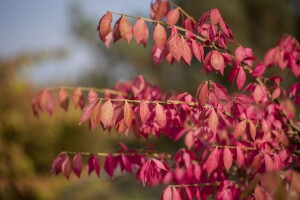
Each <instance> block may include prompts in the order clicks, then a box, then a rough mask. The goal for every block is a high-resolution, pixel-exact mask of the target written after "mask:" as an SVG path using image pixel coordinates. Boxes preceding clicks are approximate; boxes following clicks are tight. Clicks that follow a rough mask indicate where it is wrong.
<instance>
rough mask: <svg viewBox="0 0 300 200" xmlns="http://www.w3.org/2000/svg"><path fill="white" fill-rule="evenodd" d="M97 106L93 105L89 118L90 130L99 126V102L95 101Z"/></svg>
mask: <svg viewBox="0 0 300 200" xmlns="http://www.w3.org/2000/svg"><path fill="white" fill-rule="evenodd" d="M96 102H97V104H96V105H95V107H94V109H93V111H92V114H91V117H90V128H91V129H94V128H96V127H97V126H98V125H99V124H100V117H101V101H100V100H96Z"/></svg>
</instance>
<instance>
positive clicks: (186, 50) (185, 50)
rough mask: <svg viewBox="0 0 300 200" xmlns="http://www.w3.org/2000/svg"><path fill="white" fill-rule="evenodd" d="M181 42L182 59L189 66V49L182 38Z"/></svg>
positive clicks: (190, 52)
mask: <svg viewBox="0 0 300 200" xmlns="http://www.w3.org/2000/svg"><path fill="white" fill-rule="evenodd" d="M181 42H182V49H181V52H182V53H181V54H182V58H183V60H184V61H185V62H186V63H187V64H188V65H190V64H191V61H192V51H191V48H190V46H189V44H188V43H187V41H186V40H185V39H184V38H183V37H182V38H181Z"/></svg>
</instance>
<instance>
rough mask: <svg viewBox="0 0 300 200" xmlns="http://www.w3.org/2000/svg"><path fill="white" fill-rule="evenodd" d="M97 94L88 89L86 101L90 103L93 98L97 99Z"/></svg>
mask: <svg viewBox="0 0 300 200" xmlns="http://www.w3.org/2000/svg"><path fill="white" fill-rule="evenodd" d="M98 98H99V95H98V93H97V92H95V91H94V90H90V91H89V93H88V103H89V104H90V103H92V102H93V101H95V99H98Z"/></svg>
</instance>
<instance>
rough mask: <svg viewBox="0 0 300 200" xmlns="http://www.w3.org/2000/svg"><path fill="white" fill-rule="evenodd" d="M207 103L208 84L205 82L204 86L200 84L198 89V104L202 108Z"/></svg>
mask: <svg viewBox="0 0 300 200" xmlns="http://www.w3.org/2000/svg"><path fill="white" fill-rule="evenodd" d="M207 101H208V82H207V81H206V82H205V83H204V84H201V85H200V86H199V88H198V102H199V105H201V106H202V107H203V106H204V105H205V104H206V103H207Z"/></svg>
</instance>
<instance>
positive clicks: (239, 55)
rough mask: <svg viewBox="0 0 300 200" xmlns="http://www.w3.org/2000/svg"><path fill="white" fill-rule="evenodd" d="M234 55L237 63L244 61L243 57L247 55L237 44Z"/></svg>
mask: <svg viewBox="0 0 300 200" xmlns="http://www.w3.org/2000/svg"><path fill="white" fill-rule="evenodd" d="M234 55H235V59H236V61H237V62H238V64H239V63H241V62H242V61H244V60H245V58H246V57H247V55H246V50H245V48H244V47H243V46H239V47H238V48H236V50H235V52H234Z"/></svg>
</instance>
